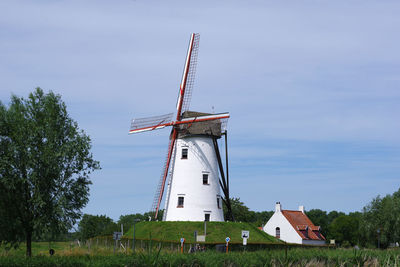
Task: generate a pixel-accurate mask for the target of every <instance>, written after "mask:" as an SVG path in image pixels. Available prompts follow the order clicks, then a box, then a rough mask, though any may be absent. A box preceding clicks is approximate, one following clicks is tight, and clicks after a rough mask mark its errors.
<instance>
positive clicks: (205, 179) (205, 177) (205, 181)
mask: <svg viewBox="0 0 400 267" xmlns="http://www.w3.org/2000/svg"><path fill="white" fill-rule="evenodd" d="M203 184H205V185H207V184H209V183H208V173H203Z"/></svg>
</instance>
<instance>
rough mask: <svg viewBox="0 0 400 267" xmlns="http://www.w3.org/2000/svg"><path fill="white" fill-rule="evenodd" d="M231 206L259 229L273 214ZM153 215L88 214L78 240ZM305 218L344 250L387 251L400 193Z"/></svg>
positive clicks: (397, 228) (399, 228)
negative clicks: (352, 208) (355, 209)
mask: <svg viewBox="0 0 400 267" xmlns="http://www.w3.org/2000/svg"><path fill="white" fill-rule="evenodd" d="M231 203H232V212H233V214H234V216H235V219H236V221H241V222H248V223H252V224H254V225H255V226H257V227H261V226H263V225H265V223H266V222H267V221H268V220H269V219H270V218H271V216H272V215H273V213H274V212H273V211H261V212H258V211H252V210H250V209H249V208H248V207H247V206H246V205H245V204H244V203H243V202H242V201H240V198H232V199H231ZM225 211H226V209H224V212H225ZM161 212H162V211H161ZM151 215H152V214H151V213H149V212H147V213H143V214H140V213H136V214H129V215H122V216H120V217H119V220H117V221H116V222H114V221H113V220H112V219H111V218H109V217H107V216H105V215H100V216H99V215H89V214H85V215H83V217H82V220H81V221H80V222H79V228H78V232H77V233H76V237H78V238H82V239H88V238H92V237H95V236H100V235H111V234H112V233H113V232H115V231H120V229H121V224H123V226H124V229H126V230H128V229H130V228H131V227H132V226H133V223H134V221H135V220H140V221H147V220H149V216H151ZM306 215H307V216H308V217H309V218H310V219H311V221H312V222H313V223H314V225H317V226H320V227H321V233H322V234H323V235H324V236H325V237H326V239H327V242H329V241H330V240H331V239H334V240H335V242H336V244H338V245H339V246H342V247H350V246H355V245H358V246H361V247H369V248H373V247H377V246H378V240H379V246H380V247H381V248H386V247H388V246H389V245H390V244H395V243H396V242H399V241H400V220H399V218H400V189H399V190H398V191H396V192H394V193H393V194H392V195H387V196H385V197H380V196H377V197H376V198H374V199H373V200H372V201H371V202H370V203H368V204H367V205H366V206H365V207H364V208H363V209H362V211H361V212H350V213H348V214H346V213H344V212H341V211H330V212H327V211H324V210H321V209H311V210H309V211H306ZM160 218H162V214H161V217H160Z"/></svg>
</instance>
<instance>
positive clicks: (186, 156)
mask: <svg viewBox="0 0 400 267" xmlns="http://www.w3.org/2000/svg"><path fill="white" fill-rule="evenodd" d="M187 158H188V149H187V148H182V157H181V159H187Z"/></svg>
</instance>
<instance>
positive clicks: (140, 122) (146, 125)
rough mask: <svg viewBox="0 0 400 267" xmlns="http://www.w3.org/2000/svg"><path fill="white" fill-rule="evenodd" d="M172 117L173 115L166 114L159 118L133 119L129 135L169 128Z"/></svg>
mask: <svg viewBox="0 0 400 267" xmlns="http://www.w3.org/2000/svg"><path fill="white" fill-rule="evenodd" d="M173 115H174V114H173V113H168V114H165V115H160V116H153V117H146V118H137V119H133V120H132V123H131V129H130V130H129V133H138V132H144V131H152V130H155V129H160V128H164V127H165V126H169V123H171V120H172V116H173Z"/></svg>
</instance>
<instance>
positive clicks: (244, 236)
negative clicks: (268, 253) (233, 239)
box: [242, 230, 250, 246]
mask: <svg viewBox="0 0 400 267" xmlns="http://www.w3.org/2000/svg"><path fill="white" fill-rule="evenodd" d="M249 237H250V231H247V230H242V238H243V246H246V245H247V239H248V238H249Z"/></svg>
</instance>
